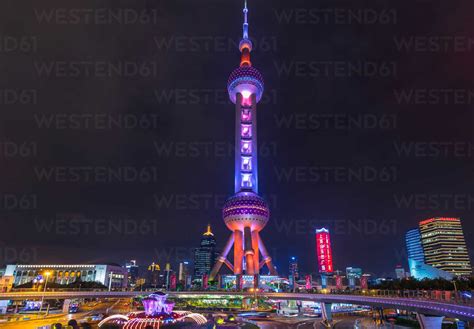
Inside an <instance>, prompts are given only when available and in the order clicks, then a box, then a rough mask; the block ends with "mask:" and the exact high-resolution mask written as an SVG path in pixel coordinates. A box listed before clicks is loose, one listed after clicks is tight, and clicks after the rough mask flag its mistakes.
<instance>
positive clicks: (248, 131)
mask: <svg viewBox="0 0 474 329" xmlns="http://www.w3.org/2000/svg"><path fill="white" fill-rule="evenodd" d="M242 137H243V138H251V137H252V126H250V125H242Z"/></svg>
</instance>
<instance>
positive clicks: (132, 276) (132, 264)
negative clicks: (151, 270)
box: [125, 259, 139, 287]
mask: <svg viewBox="0 0 474 329" xmlns="http://www.w3.org/2000/svg"><path fill="white" fill-rule="evenodd" d="M125 268H126V269H127V272H128V284H129V285H130V286H132V287H134V286H135V285H136V281H137V279H138V275H139V267H138V265H137V261H136V260H134V259H132V260H130V261H128V262H126V263H125Z"/></svg>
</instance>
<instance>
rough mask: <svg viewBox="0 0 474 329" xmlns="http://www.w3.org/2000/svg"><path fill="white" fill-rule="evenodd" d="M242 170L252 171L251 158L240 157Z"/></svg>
mask: <svg viewBox="0 0 474 329" xmlns="http://www.w3.org/2000/svg"><path fill="white" fill-rule="evenodd" d="M242 170H246V171H250V170H252V158H250V157H242Z"/></svg>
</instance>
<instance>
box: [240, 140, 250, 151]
mask: <svg viewBox="0 0 474 329" xmlns="http://www.w3.org/2000/svg"><path fill="white" fill-rule="evenodd" d="M241 152H242V154H251V153H252V144H251V143H250V142H249V141H242V148H241Z"/></svg>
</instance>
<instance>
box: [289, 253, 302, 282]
mask: <svg viewBox="0 0 474 329" xmlns="http://www.w3.org/2000/svg"><path fill="white" fill-rule="evenodd" d="M288 275H289V276H290V277H293V279H294V280H298V279H299V276H300V275H299V272H298V259H297V258H296V257H291V258H290V265H289V271H288Z"/></svg>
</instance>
